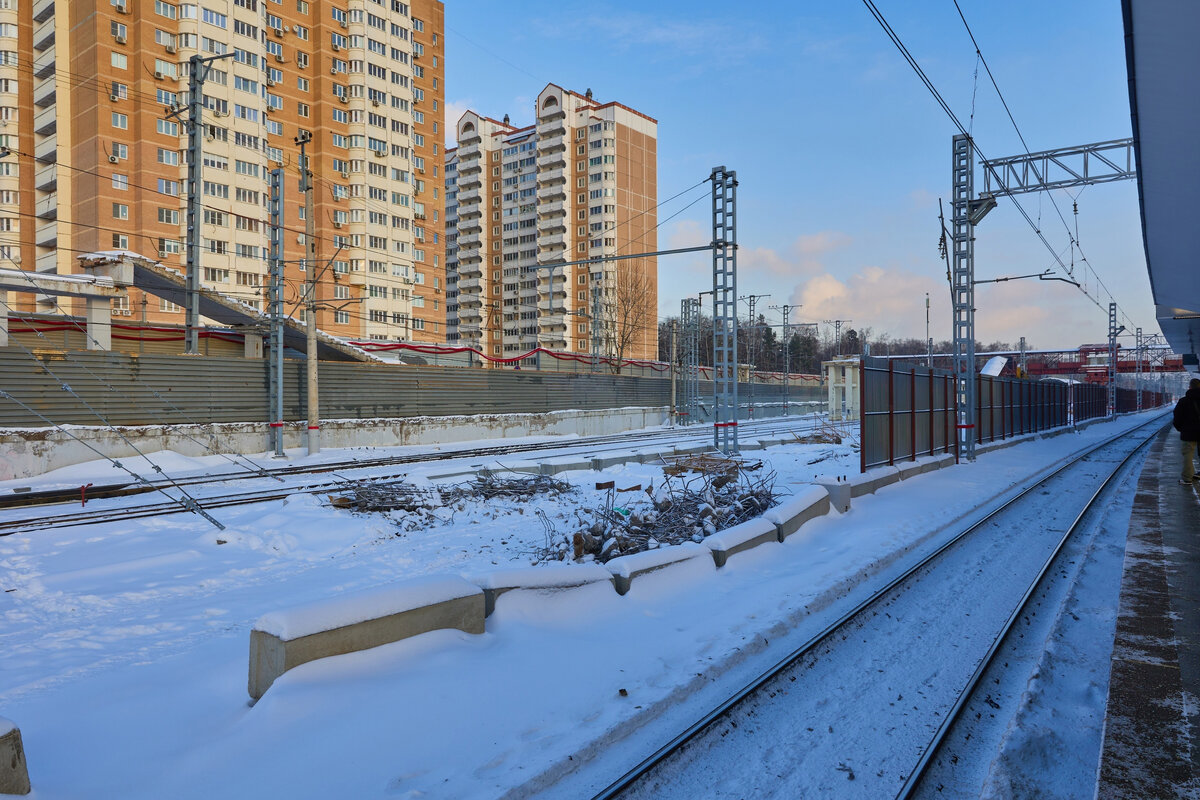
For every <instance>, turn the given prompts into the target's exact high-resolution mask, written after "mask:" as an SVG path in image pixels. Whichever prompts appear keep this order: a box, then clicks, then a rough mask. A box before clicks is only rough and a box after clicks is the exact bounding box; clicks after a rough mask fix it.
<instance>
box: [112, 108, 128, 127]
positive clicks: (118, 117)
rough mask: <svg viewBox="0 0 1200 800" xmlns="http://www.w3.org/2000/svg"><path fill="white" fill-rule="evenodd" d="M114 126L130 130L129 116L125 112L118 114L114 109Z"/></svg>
mask: <svg viewBox="0 0 1200 800" xmlns="http://www.w3.org/2000/svg"><path fill="white" fill-rule="evenodd" d="M112 126H113V127H114V128H120V129H121V130H123V131H124V130H129V117H127V116H126V115H124V114H118V113H117V112H115V111H114V112H113V115H112Z"/></svg>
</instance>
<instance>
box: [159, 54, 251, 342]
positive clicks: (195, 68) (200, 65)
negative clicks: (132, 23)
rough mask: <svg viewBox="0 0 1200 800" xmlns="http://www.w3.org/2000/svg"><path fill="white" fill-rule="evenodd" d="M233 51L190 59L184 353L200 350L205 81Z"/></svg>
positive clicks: (175, 111) (174, 112) (170, 113)
mask: <svg viewBox="0 0 1200 800" xmlns="http://www.w3.org/2000/svg"><path fill="white" fill-rule="evenodd" d="M233 55H234V54H233V53H225V54H224V55H219V56H204V57H201V56H198V55H194V56H192V57H191V58H189V59H188V104H187V106H186V108H187V112H188V118H187V122H185V123H183V124H184V126H185V127H186V128H187V132H188V154H187V159H188V176H187V192H188V196H187V212H186V213H187V274H186V276H185V278H184V280H185V284H184V325H185V326H186V327H185V330H184V352H186V353H188V354H198V353H199V352H200V167H201V161H202V159H203V152H202V149H203V148H202V143H203V141H204V136H203V128H204V125H203V119H202V116H201V115H202V113H203V112H202V109H203V108H204V81H205V80H206V79H207V78H208V72H209V70H210V69H211V67H209V63H210V62H212V61H216V60H217V59H220V58H233ZM183 109H184V107H183V106H176V107H175V108H169V109H168V110H167V115H166V116H167V118H168V119H170V118H171V117H178V116H179V115H180V114H182V113H183Z"/></svg>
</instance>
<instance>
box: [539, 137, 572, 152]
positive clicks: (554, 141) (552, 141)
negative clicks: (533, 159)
mask: <svg viewBox="0 0 1200 800" xmlns="http://www.w3.org/2000/svg"><path fill="white" fill-rule="evenodd" d="M538 137H539V138H538V152H539V153H542V154H549V153H554V152H558V151H560V150H566V149H567V140H566V137H565V136H563V135H562V134H554V135H545V136H543V135H542V133H541V132H539V133H538Z"/></svg>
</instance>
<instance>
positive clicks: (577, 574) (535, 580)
mask: <svg viewBox="0 0 1200 800" xmlns="http://www.w3.org/2000/svg"><path fill="white" fill-rule="evenodd" d="M470 580H471V582H472V583H474V584H475V585H476V586H479V587H480V588H481V589H511V588H513V587H520V588H522V589H563V588H568V587H572V586H583V585H584V584H588V583H597V582H600V581H611V580H612V573H610V572H609V571H608V570H606V569H605V568H604V567H602V566H600V565H598V564H547V565H545V566H541V567H528V568H526V569H499V570H492V571H491V572H485V573H483V574H482V575H475V576H472V577H471V578H470Z"/></svg>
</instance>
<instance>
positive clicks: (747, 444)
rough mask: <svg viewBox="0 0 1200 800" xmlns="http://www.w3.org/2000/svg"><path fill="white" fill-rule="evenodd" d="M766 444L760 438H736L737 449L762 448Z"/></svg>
mask: <svg viewBox="0 0 1200 800" xmlns="http://www.w3.org/2000/svg"><path fill="white" fill-rule="evenodd" d="M764 449H766V445H765V444H763V443H762V440H761V439H746V440H741V439H739V440H738V450H764Z"/></svg>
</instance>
